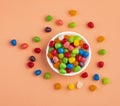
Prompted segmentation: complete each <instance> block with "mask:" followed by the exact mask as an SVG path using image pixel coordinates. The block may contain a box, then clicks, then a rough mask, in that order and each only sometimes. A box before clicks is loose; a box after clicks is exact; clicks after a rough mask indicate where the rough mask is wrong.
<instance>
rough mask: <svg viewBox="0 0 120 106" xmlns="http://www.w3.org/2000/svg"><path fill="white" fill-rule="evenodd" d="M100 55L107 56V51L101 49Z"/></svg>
mask: <svg viewBox="0 0 120 106" xmlns="http://www.w3.org/2000/svg"><path fill="white" fill-rule="evenodd" d="M98 53H99V54H100V55H104V54H106V50H105V49H100V50H99V51H98Z"/></svg>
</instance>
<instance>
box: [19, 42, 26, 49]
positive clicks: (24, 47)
mask: <svg viewBox="0 0 120 106" xmlns="http://www.w3.org/2000/svg"><path fill="white" fill-rule="evenodd" d="M20 47H21V49H26V48H27V47H28V44H27V43H22V44H21V45H20Z"/></svg>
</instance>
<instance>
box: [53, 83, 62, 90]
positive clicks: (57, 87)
mask: <svg viewBox="0 0 120 106" xmlns="http://www.w3.org/2000/svg"><path fill="white" fill-rule="evenodd" d="M54 87H55V89H56V90H60V89H61V88H62V85H61V83H59V82H58V83H55V85H54Z"/></svg>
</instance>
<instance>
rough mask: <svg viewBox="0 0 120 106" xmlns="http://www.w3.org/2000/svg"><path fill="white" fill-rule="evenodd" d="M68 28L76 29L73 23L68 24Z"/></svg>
mask: <svg viewBox="0 0 120 106" xmlns="http://www.w3.org/2000/svg"><path fill="white" fill-rule="evenodd" d="M68 26H69V28H75V27H76V23H75V22H71V23H69V24H68Z"/></svg>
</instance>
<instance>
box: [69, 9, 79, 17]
mask: <svg viewBox="0 0 120 106" xmlns="http://www.w3.org/2000/svg"><path fill="white" fill-rule="evenodd" d="M69 14H70V15H71V16H76V14H77V11H76V10H70V11H69Z"/></svg>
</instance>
